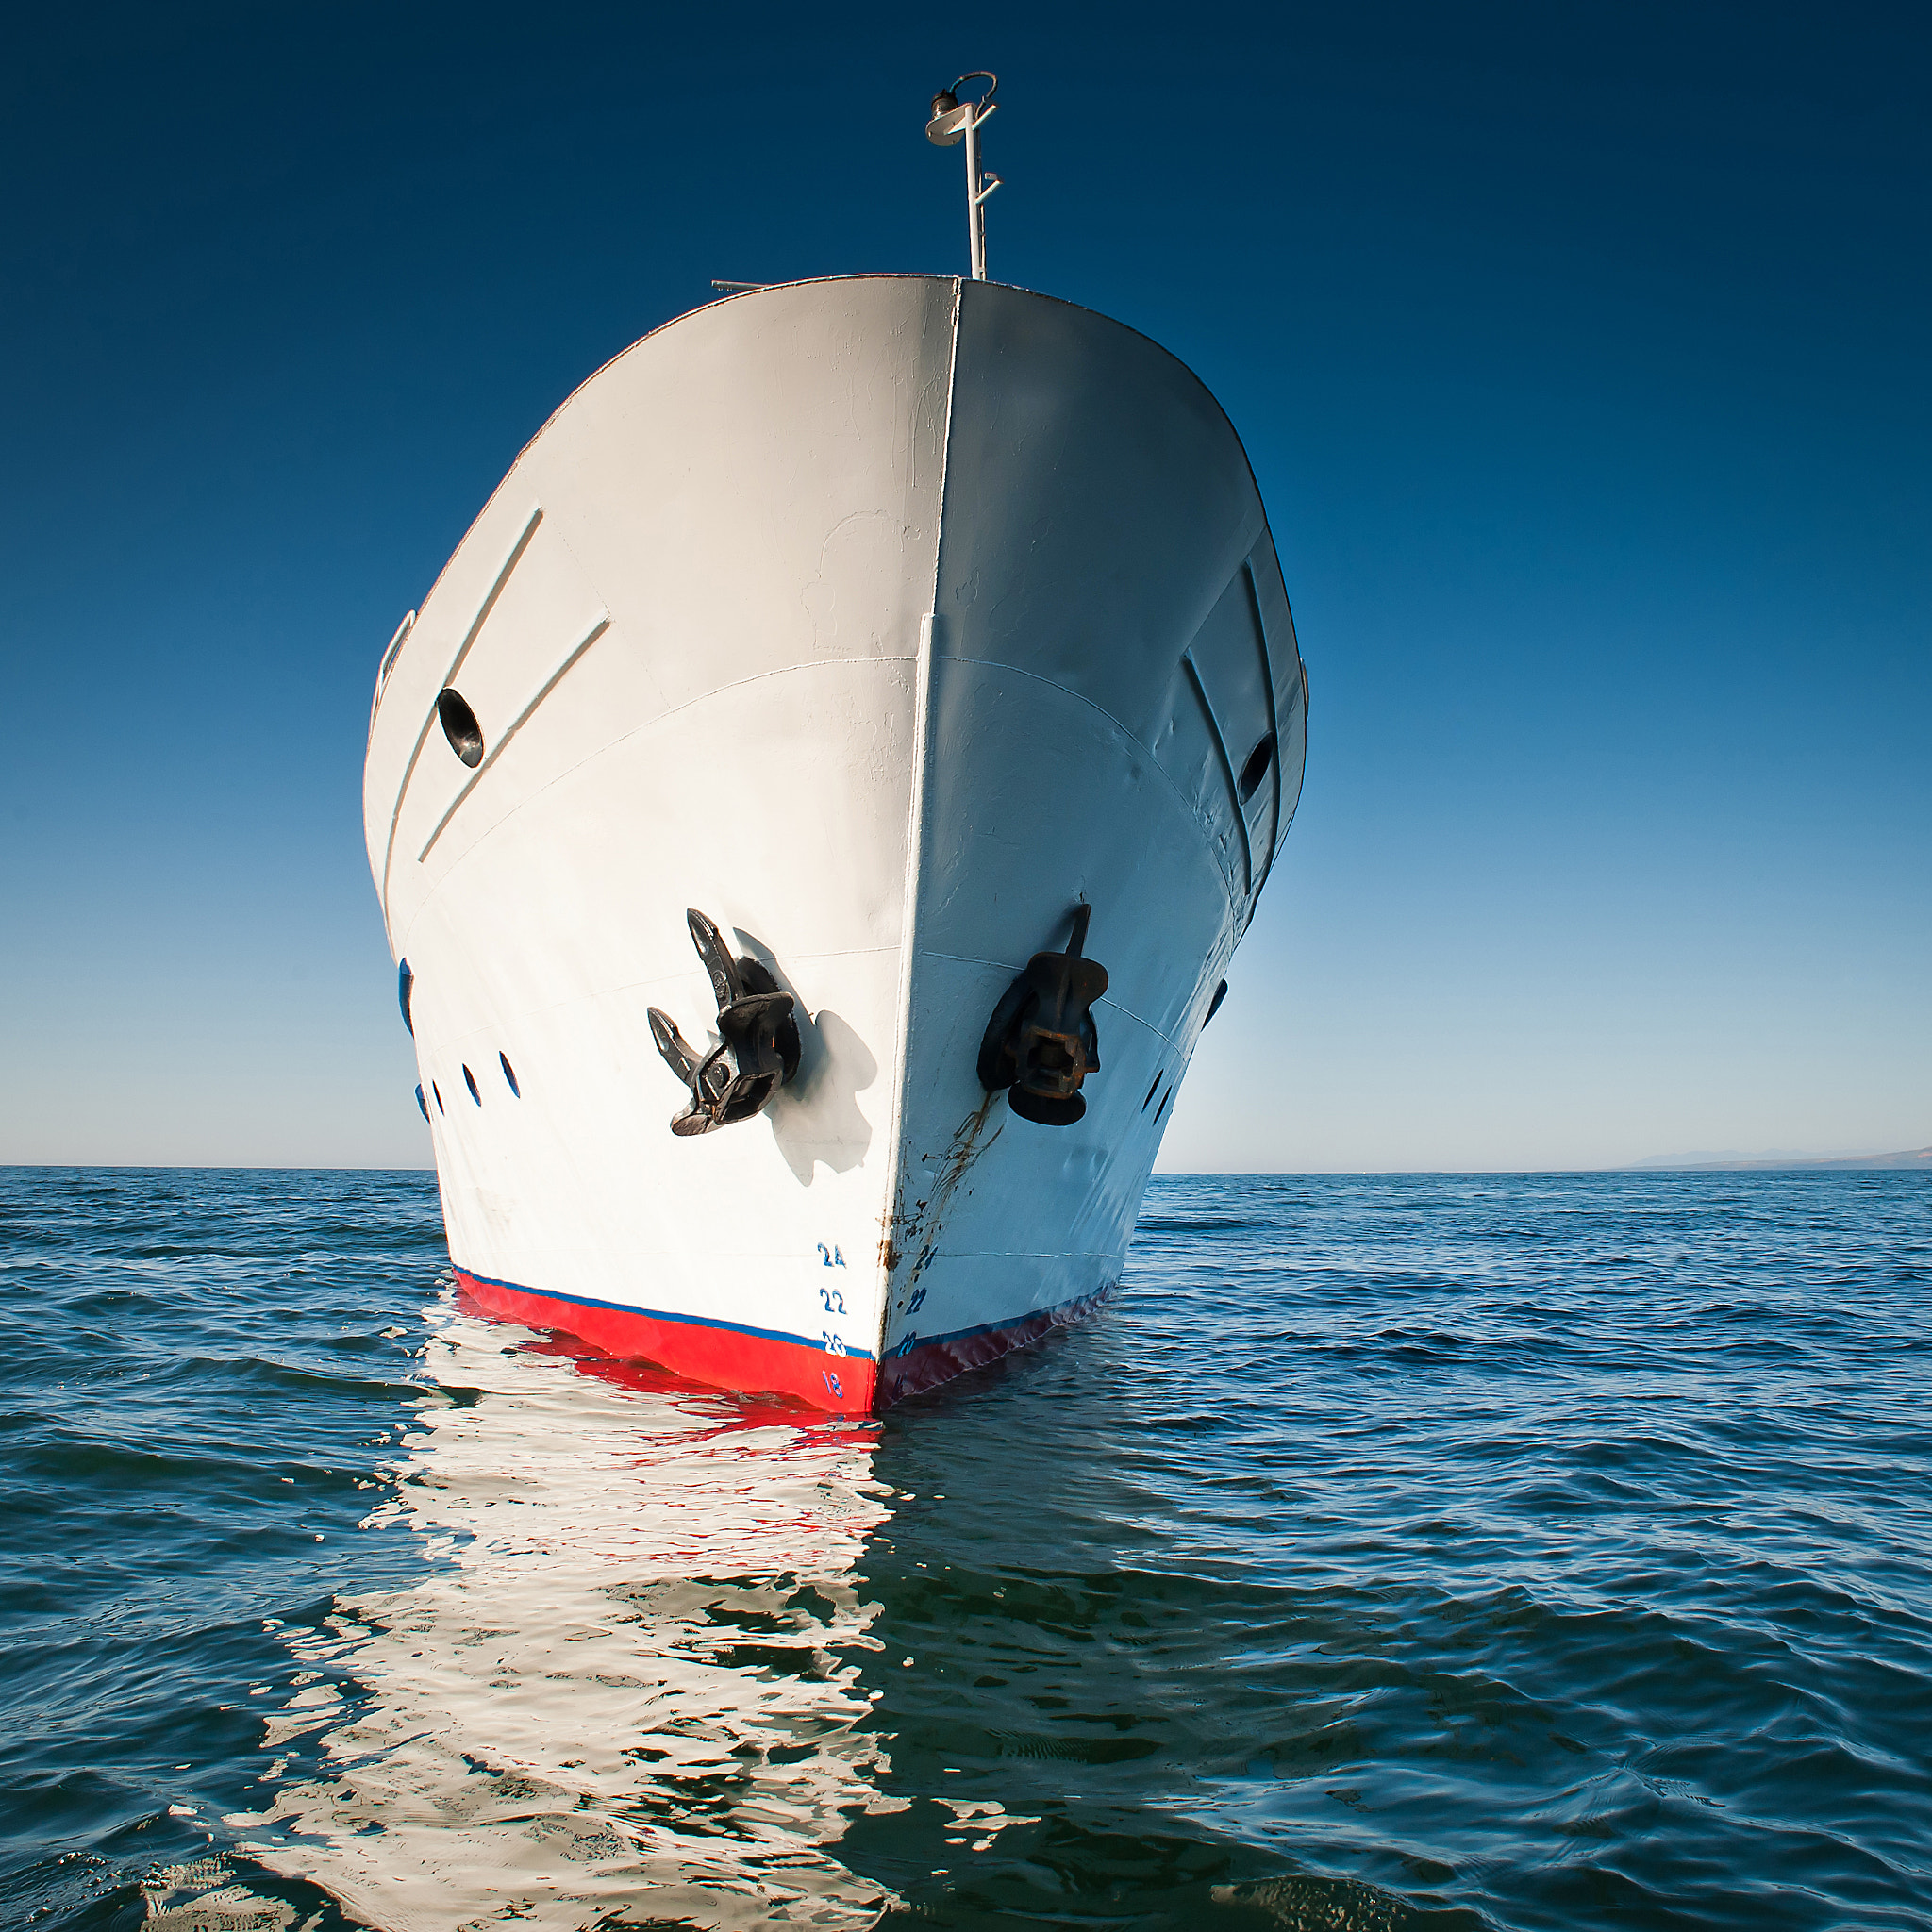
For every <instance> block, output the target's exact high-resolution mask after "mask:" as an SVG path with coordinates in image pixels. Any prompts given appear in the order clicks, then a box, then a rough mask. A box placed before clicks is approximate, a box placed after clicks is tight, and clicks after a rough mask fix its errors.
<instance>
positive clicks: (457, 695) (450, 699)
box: [436, 685, 483, 765]
mask: <svg viewBox="0 0 1932 1932" xmlns="http://www.w3.org/2000/svg"><path fill="white" fill-rule="evenodd" d="M436 715H437V716H438V717H439V718H441V720H442V735H443V736H444V737H445V738H446V739H448V740H449V748H450V750H452V751H453V752H455V753H456V755H457V756H458V758H461V759H462V761H463V762H464V764H466V765H480V764H481V763H482V762H483V727H482V725H480V724H477V722H476V714H475V711H473V710H471V708H470V705H469V700H468V699H467V698H465V697H464V696H463V694H462V692H461V691H452V690H451V689H450V688H449V687H448V686H447V685H445V686H444V687H443V689H442V691H441V692H440V693H439V694H438V696H437V700H436Z"/></svg>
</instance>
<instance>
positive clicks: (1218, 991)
mask: <svg viewBox="0 0 1932 1932" xmlns="http://www.w3.org/2000/svg"><path fill="white" fill-rule="evenodd" d="M1226 997H1227V981H1226V980H1223V981H1222V982H1221V984H1220V985H1219V986H1217V987H1216V988H1215V989H1214V997H1213V998H1212V999H1211V1000H1209V1001H1208V1020H1211V1019H1213V1017H1214V1016H1215V1014H1216V1013H1218V1012H1220V1010H1221V1003H1222V1001H1223V1000H1224V999H1225V998H1226ZM1208 1020H1203V1021H1202V1022H1201V1024H1202V1025H1203V1026H1204V1027H1205V1026H1206V1025H1207V1024H1208Z"/></svg>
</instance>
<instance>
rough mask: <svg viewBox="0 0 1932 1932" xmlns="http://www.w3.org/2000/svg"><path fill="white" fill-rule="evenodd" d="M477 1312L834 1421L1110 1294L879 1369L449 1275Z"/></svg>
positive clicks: (463, 1272)
mask: <svg viewBox="0 0 1932 1932" xmlns="http://www.w3.org/2000/svg"><path fill="white" fill-rule="evenodd" d="M456 1276H457V1280H458V1284H459V1285H460V1286H461V1287H462V1289H463V1290H464V1291H465V1292H466V1293H467V1294H468V1295H469V1296H470V1298H471V1299H472V1300H473V1301H475V1303H476V1305H477V1306H478V1307H481V1308H482V1309H484V1310H485V1312H487V1313H489V1314H492V1315H501V1316H504V1317H506V1318H507V1319H508V1320H510V1321H513V1322H520V1323H522V1324H524V1325H525V1327H530V1328H546V1329H556V1330H560V1331H561V1332H562V1333H564V1334H567V1335H575V1337H577V1339H578V1340H579V1341H588V1342H589V1343H590V1344H591V1346H592V1347H593V1348H598V1349H601V1350H602V1351H603V1352H604V1353H605V1354H606V1355H608V1356H612V1357H617V1358H619V1359H623V1358H625V1357H641V1358H643V1359H644V1360H646V1361H652V1362H656V1363H657V1364H658V1366H659V1367H660V1368H665V1369H669V1370H670V1371H671V1372H672V1373H673V1374H677V1375H684V1376H689V1377H690V1378H691V1380H692V1381H694V1382H703V1383H706V1384H708V1385H709V1386H710V1387H712V1388H716V1389H732V1390H737V1391H741V1392H742V1393H746V1394H753V1393H764V1392H767V1391H775V1392H777V1393H781V1394H786V1395H795V1396H797V1397H799V1398H800V1399H801V1400H803V1401H805V1402H808V1403H809V1404H810V1405H811V1407H814V1408H818V1409H824V1410H826V1411H829V1412H830V1413H833V1414H838V1415H869V1414H874V1413H876V1412H877V1411H878V1410H881V1409H884V1408H885V1407H888V1406H889V1405H890V1404H891V1403H894V1402H898V1401H900V1400H902V1399H903V1398H904V1397H906V1396H908V1395H916V1394H918V1393H919V1392H920V1391H922V1390H925V1389H934V1388H937V1387H938V1386H939V1385H940V1384H941V1382H949V1381H951V1380H952V1378H953V1377H954V1376H955V1375H961V1374H965V1373H966V1372H967V1371H968V1370H969V1369H978V1368H984V1367H985V1366H986V1364H987V1363H989V1362H992V1361H997V1360H998V1359H999V1357H1001V1356H1003V1355H1007V1354H1008V1353H1010V1352H1011V1351H1012V1350H1013V1349H1016V1348H1024V1347H1025V1346H1027V1344H1028V1343H1030V1342H1034V1341H1039V1340H1040V1339H1041V1337H1042V1336H1045V1335H1049V1334H1051V1333H1052V1332H1053V1330H1054V1329H1056V1328H1064V1327H1067V1326H1069V1325H1070V1324H1073V1323H1075V1322H1078V1321H1081V1320H1083V1319H1084V1318H1085V1317H1086V1316H1088V1315H1091V1313H1092V1312H1093V1311H1094V1310H1095V1309H1096V1308H1097V1307H1099V1306H1100V1305H1101V1303H1102V1302H1104V1301H1105V1300H1106V1299H1107V1297H1108V1295H1109V1294H1110V1293H1111V1292H1112V1286H1111V1284H1109V1285H1108V1286H1107V1287H1104V1288H1102V1289H1100V1290H1099V1291H1098V1292H1096V1293H1094V1294H1091V1295H1084V1296H1082V1297H1081V1298H1080V1299H1079V1300H1078V1301H1072V1302H1063V1303H1062V1304H1061V1305H1060V1306H1059V1307H1055V1308H1041V1309H1038V1310H1036V1311H1035V1312H1033V1313H1031V1314H1027V1315H1022V1316H1020V1317H1018V1318H1016V1319H1015V1320H1013V1321H1010V1322H989V1323H986V1324H982V1325H981V1326H979V1327H977V1328H961V1329H959V1330H958V1331H956V1332H955V1333H953V1334H950V1335H933V1336H909V1337H908V1338H907V1340H906V1341H903V1342H901V1343H900V1344H899V1346H898V1347H897V1348H895V1349H894V1350H893V1351H892V1352H891V1354H890V1355H889V1356H888V1357H886V1360H885V1362H884V1364H883V1365H881V1364H879V1363H877V1362H875V1361H874V1359H873V1357H872V1356H871V1354H870V1353H869V1352H866V1351H861V1350H858V1349H853V1350H849V1351H847V1352H845V1353H843V1354H840V1355H832V1354H830V1353H829V1352H828V1351H827V1350H825V1349H824V1348H823V1347H821V1346H820V1345H819V1344H818V1343H817V1342H816V1341H808V1340H807V1339H806V1338H805V1337H804V1336H801V1335H786V1334H783V1333H780V1332H777V1331H774V1330H772V1329H768V1328H751V1327H747V1326H745V1325H743V1324H741V1323H736V1322H716V1321H709V1320H707V1319H706V1318H704V1317H703V1316H699V1315H678V1314H670V1313H665V1312H661V1311H659V1310H657V1309H652V1308H634V1307H625V1305H624V1304H623V1303H621V1302H604V1301H593V1300H590V1299H588V1298H581V1297H578V1296H576V1295H565V1294H556V1293H553V1292H552V1291H549V1290H547V1289H531V1288H519V1287H518V1286H517V1285H516V1283H514V1282H511V1281H497V1280H494V1279H492V1278H491V1276H490V1275H487V1274H472V1273H471V1272H470V1271H469V1270H468V1269H467V1268H461V1267H458V1269H457V1270H456Z"/></svg>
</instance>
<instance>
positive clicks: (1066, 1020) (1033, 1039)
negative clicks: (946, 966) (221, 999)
mask: <svg viewBox="0 0 1932 1932" xmlns="http://www.w3.org/2000/svg"><path fill="white" fill-rule="evenodd" d="M1092 916H1093V908H1092V907H1091V906H1089V905H1087V904H1086V903H1085V902H1084V901H1083V902H1082V903H1081V904H1080V905H1078V906H1076V907H1074V930H1073V936H1072V937H1071V938H1070V939H1069V940H1068V941H1067V950H1066V951H1065V952H1064V953H1035V954H1034V956H1033V957H1032V958H1031V959H1029V960H1028V961H1027V962H1026V970H1025V972H1024V973H1023V974H1020V976H1019V977H1018V978H1017V979H1015V980H1014V981H1013V983H1012V985H1011V986H1009V987H1008V989H1007V990H1006V991H1005V992H1004V993H1003V994H1002V995H1001V997H1000V1003H999V1005H998V1006H996V1007H995V1008H993V1009H992V1018H991V1020H990V1021H988V1023H987V1027H986V1037H985V1038H984V1039H983V1040H982V1041H980V1043H979V1084H980V1085H981V1086H982V1087H984V1088H985V1089H986V1090H987V1091H989V1092H996V1091H998V1090H999V1089H1000V1088H1002V1087H1004V1088H1005V1089H1006V1090H1007V1103H1008V1106H1009V1107H1011V1108H1012V1109H1013V1111H1014V1112H1015V1113H1016V1114H1018V1115H1019V1116H1020V1118H1021V1119H1022V1120H1028V1121H1037V1122H1038V1123H1039V1124H1040V1125H1041V1126H1043V1127H1070V1126H1072V1125H1073V1124H1074V1122H1075V1121H1077V1120H1078V1119H1079V1118H1080V1117H1081V1116H1082V1115H1083V1114H1084V1113H1085V1112H1086V1111H1087V1103H1086V1101H1085V1100H1084V1099H1083V1098H1082V1097H1081V1095H1080V1083H1081V1082H1082V1081H1083V1080H1084V1079H1086V1077H1087V1075H1088V1074H1097V1073H1098V1072H1099V1071H1100V1033H1099V1029H1098V1028H1097V1027H1096V1026H1095V1025H1094V1024H1093V1013H1092V1010H1091V1008H1092V1005H1093V1002H1094V1001H1095V1000H1097V999H1098V998H1099V997H1100V996H1101V994H1102V993H1104V992H1105V991H1107V968H1106V967H1105V966H1103V965H1102V964H1101V963H1100V961H1099V960H1098V959H1086V958H1081V956H1080V948H1081V947H1082V946H1084V945H1085V944H1086V943H1087V922H1088V921H1089V920H1090V919H1091V917H1092Z"/></svg>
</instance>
